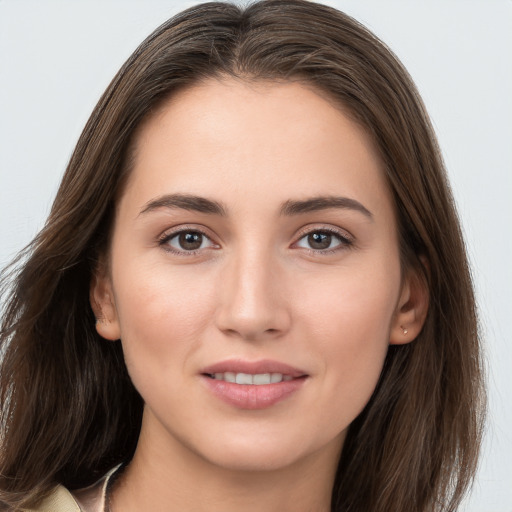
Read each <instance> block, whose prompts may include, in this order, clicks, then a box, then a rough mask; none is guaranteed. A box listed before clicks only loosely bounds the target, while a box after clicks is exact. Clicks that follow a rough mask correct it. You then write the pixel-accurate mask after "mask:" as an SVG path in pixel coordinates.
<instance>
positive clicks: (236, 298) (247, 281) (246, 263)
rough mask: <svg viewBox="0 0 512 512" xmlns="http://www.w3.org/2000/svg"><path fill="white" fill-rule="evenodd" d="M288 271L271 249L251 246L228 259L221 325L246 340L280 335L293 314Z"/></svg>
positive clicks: (220, 304) (219, 316)
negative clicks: (287, 276) (288, 294)
mask: <svg viewBox="0 0 512 512" xmlns="http://www.w3.org/2000/svg"><path fill="white" fill-rule="evenodd" d="M284 281H285V278H284V273H283V271H282V269H280V268H279V265H278V263H277V262H276V261H275V259H273V258H272V255H271V254H270V253H269V252H266V253H265V252H264V251H261V250H253V251H251V250H247V251H245V252H244V254H240V255H238V256H233V258H231V260H230V261H229V262H228V263H226V266H225V268H224V271H223V273H222V283H221V284H220V286H221V287H222V288H221V293H220V303H219V305H218V309H217V315H216V322H217V327H218V328H219V329H220V330H221V331H223V332H224V333H225V334H227V335H229V336H234V337H238V338H241V339H243V340H246V341H258V340H265V339H272V338H279V337H280V336H282V335H283V334H284V333H286V332H287V331H288V329H289V328H290V323H291V316H290V311H289V307H288V297H287V296H286V295H287V294H286V288H287V287H286V286H285V285H284Z"/></svg>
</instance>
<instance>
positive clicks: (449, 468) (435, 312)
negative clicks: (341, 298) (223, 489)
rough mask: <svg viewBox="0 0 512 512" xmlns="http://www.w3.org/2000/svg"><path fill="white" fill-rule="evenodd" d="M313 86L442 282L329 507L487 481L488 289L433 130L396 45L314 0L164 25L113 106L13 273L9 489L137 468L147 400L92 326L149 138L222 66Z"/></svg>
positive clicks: (4, 455) (46, 488) (7, 328)
mask: <svg viewBox="0 0 512 512" xmlns="http://www.w3.org/2000/svg"><path fill="white" fill-rule="evenodd" d="M222 77H235V78H237V79H241V80H245V81H252V80H256V81H260V80H266V81H279V82H281V81H298V82H300V83H303V84H305V85H307V86H310V87H312V88H313V90H316V91H318V92H319V93H321V94H324V95H327V96H328V97H329V98H330V99H331V100H333V101H334V102H335V103H336V104H337V105H339V107H340V108H342V109H343V111H344V112H345V113H347V114H348V115H350V116H351V117H352V118H353V119H354V120H355V121H357V122H358V123H359V124H360V125H361V126H363V127H364V129H365V130H366V132H367V133H368V134H369V135H370V137H371V138H372V140H373V142H374V144H375V147H376V148H377V150H378V151H379V153H380V157H381V160H382V163H383V168H384V172H385V174H386V179H387V182H388V184H389V188H390V191H391V193H392V197H393V201H394V207H395V210H396V216H397V223H398V232H399V245H400V254H401V264H402V271H403V272H405V271H408V270H411V269H413V270H415V271H416V272H417V273H418V274H419V275H420V278H421V279H422V280H423V281H424V283H425V286H426V287H427V288H428V293H429V297H430V299H429V300H430V302H429V310H428V314H427V318H426V320H425V324H424V327H423V329H422V331H421V333H420V334H419V336H418V337H417V339H416V340H415V341H414V342H412V343H409V344H405V345H397V346H394V345H392V346H390V347H389V349H388V354H387V356H386V360H385V364H384V367H383V370H382V374H381V378H380V381H379V383H378V385H377V387H376V389H375V391H374V393H373V395H372V398H371V399H370V401H369V403H368V404H367V406H366V407H365V409H364V410H363V412H362V413H361V414H360V415H359V416H358V417H357V418H356V419H355V421H354V422H353V423H352V424H351V426H350V427H349V431H348V434H347V437H346V441H345V444H344V447H343V452H342V456H341V459H340V463H339V466H338V471H337V474H336V479H335V484H334V488H333V494H332V511H337V512H342V511H343V512H356V511H357V512H362V511H369V510H371V511H372V512H389V511H390V510H393V511H394V512H410V511H411V510H414V511H418V512H421V511H429V512H431V511H454V510H456V508H457V506H458V504H459V503H460V501H461V500H462V498H463V496H464V494H465V492H466V491H467V490H468V488H469V486H470V485H471V483H472V480H473V477H474V474H475V470H476V464H477V458H478V453H479V446H480V441H481V433H482V425H483V423H482V422H483V418H484V412H485V400H484V390H483V377H482V362H481V353H480V348H479V345H480V341H479V330H478V322H477V315H476V308H475V299H474V294H473V287H472V282H471V275H470V271H469V268H468V263H467V257H466V252H465V247H464V242H463V238H462V234H461V229H460V226H459V222H458V218H457V214H456V210H455V207H454V202H453V198H452V195H451V192H450V189H449V185H448V183H447V178H446V173H445V170H444V164H443V161H442V157H441V155H440V151H439V148H438V145H437V142H436V138H435V135H434V132H433V129H432V127H431V124H430V121H429V118H428V116H427V114H426V111H425V109H424V106H423V103H422V101H421V99H420V97H419V95H418V92H417V90H416V88H415V86H414V84H413V82H412V80H411V78H410V77H409V75H408V73H407V72H406V70H405V69H404V68H403V66H402V64H401V63H400V62H399V61H398V59H397V58H396V57H395V56H394V55H393V53H392V52H391V51H390V50H389V49H388V48H387V47H386V46H385V45H384V44H383V43H382V42H381V41H380V40H379V39H378V38H377V37H376V36H375V35H373V34H372V33H371V32H369V31H368V30H367V29H366V28H365V27H363V26H362V25H360V24H359V23H358V22H357V21H355V20H354V19H352V18H350V17H349V16H347V15H345V14H343V13H341V12H339V11H338V10H336V9H334V8H331V7H327V6H324V5H321V4H317V3H311V2H308V1H305V0H264V1H261V2H256V3H252V4H249V5H247V6H246V7H243V8H242V7H238V6H236V5H233V4H229V3H220V2H219V3H217V2H212V3H205V4H201V5H198V6H196V7H192V8H189V9H187V10H185V11H183V12H182V13H180V14H178V15H177V16H175V17H173V18H171V19H170V20H169V21H167V22H166V23H164V24H163V25H162V26H160V27H159V28H158V29H157V30H156V31H155V32H154V33H153V34H151V35H150V36H149V37H148V38H147V39H146V40H145V41H144V42H143V43H142V44H141V45H140V46H139V47H138V48H137V49H136V51H135V52H134V53H133V54H132V55H131V57H130V58H129V59H128V61H127V62H126V63H125V64H124V65H123V66H122V68H121V69H120V71H119V72H118V73H117V75H116V76H115V78H114V79H113V81H112V82H111V83H110V85H109V86H108V88H107V90H106V91H105V93H104V94H103V96H102V97H101V99H100V100H99V102H98V104H97V106H96V108H95V109H94V111H93V113H92V115H91V117H90V119H89V120H88V122H87V124H86V126H85V128H84V131H83V133H82V135H81V137H80V139H79V141H78V143H77V146H76V148H75V150H74V153H73V155H72V157H71V159H70V162H69V165H68V167H67V170H66V173H65V175H64V177H63V179H62V183H61V185H60V188H59V190H58V193H57V196H56V199H55V201H54V203H53V206H52V210H51V213H50V215H49V218H48V220H47V223H46V224H45V226H44V228H43V229H42V231H41V232H40V233H39V234H38V235H37V237H36V238H35V239H34V241H33V242H32V243H31V244H30V245H29V246H28V247H27V248H26V249H25V251H24V252H22V253H21V254H20V255H19V257H18V258H17V261H15V264H13V266H11V267H9V271H6V273H5V275H4V278H3V291H4V300H5V307H4V316H3V321H2V324H1V331H0V336H1V339H0V341H1V346H0V354H1V355H2V358H1V366H0V398H1V403H2V408H1V412H0V414H1V416H0V426H1V428H2V434H1V437H0V440H1V452H0V500H1V501H2V502H3V503H5V504H6V505H7V506H10V507H14V508H18V507H23V506H27V505H29V504H34V503H37V502H38V501H39V500H40V499H41V498H42V497H44V496H45V495H47V494H48V493H49V492H50V491H51V489H52V488H53V486H55V485H56V484H57V483H61V484H63V485H65V486H67V487H68V488H70V489H74V488H79V487H83V486H86V485H88V484H90V483H92V482H94V481H95V480H96V479H97V478H99V477H100V476H101V475H102V474H104V473H105V472H106V471H107V470H108V469H109V468H111V467H113V466H114V465H116V464H118V463H121V462H125V463H126V462H128V461H129V460H130V459H131V457H132V456H133V453H134V450H135V447H136V444H137V439H138V435H139V431H140V425H141V417H142V409H143V401H142V399H141V397H140V396H139V394H138V393H137V391H136V390H135V388H134V387H133V384H132V383H131V381H130V378H129V376H128V374H127V370H126V366H125V363H124V359H123V354H122V348H121V344H120V342H119V341H118V342H106V341H105V340H103V339H102V338H101V337H100V336H99V335H98V334H97V332H96V330H95V326H94V323H95V318H94V315H93V312H92V310H91V306H90V303H89V288H90V282H91V279H92V276H93V274H94V272H95V269H96V267H97V264H98V263H97V262H98V258H99V256H100V255H101V254H102V253H104V252H105V251H106V250H107V247H108V241H109V237H110V234H111V230H112V225H113V220H114V211H115V205H116V201H117V199H118V197H119V195H120V194H121V193H122V190H123V184H124V183H125V182H126V178H127V176H128V175H129V172H130V167H131V160H132V158H131V155H132V146H133V140H134V135H135V133H136V130H137V128H138V127H139V126H141V123H142V122H143V121H144V120H146V119H147V118H148V117H149V116H151V115H152V113H154V112H155V111H156V110H157V109H158V107H159V106H160V105H161V103H162V102H163V101H165V100H166V99H167V98H169V97H170V96H172V95H173V94H174V93H176V91H178V90H181V89H183V88H186V87H190V86H192V85H194V84H197V83H199V82H201V81H203V80H206V79H209V78H222Z"/></svg>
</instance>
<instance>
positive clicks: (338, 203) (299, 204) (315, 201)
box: [281, 196, 373, 220]
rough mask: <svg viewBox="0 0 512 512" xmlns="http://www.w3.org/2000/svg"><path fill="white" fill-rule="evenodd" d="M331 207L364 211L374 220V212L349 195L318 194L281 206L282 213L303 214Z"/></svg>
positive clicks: (288, 214) (364, 213) (290, 214)
mask: <svg viewBox="0 0 512 512" xmlns="http://www.w3.org/2000/svg"><path fill="white" fill-rule="evenodd" d="M330 208H341V209H347V210H355V211H357V212H360V213H362V214H363V215H365V216H366V217H368V218H369V219H370V220H373V214H372V213H371V212H370V210H368V209H367V208H366V207H365V206H363V205H362V204H361V203H360V202H359V201H356V200H355V199H351V198H349V197H339V196H318V197H312V198H309V199H305V200H303V201H292V200H290V201H286V202H285V203H284V204H283V206H282V207H281V215H286V216H292V215H301V214H303V213H309V212H317V211H321V210H328V209H330Z"/></svg>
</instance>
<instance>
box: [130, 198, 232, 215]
mask: <svg viewBox="0 0 512 512" xmlns="http://www.w3.org/2000/svg"><path fill="white" fill-rule="evenodd" d="M158 208H171V209H175V208H177V209H181V210H190V211H195V212H199V213H207V214H210V215H221V216H226V208H224V206H223V205H222V204H221V203H219V202H217V201H213V200H212V199H207V198H205V197H199V196H194V195H189V194H167V195H164V196H161V197H157V198H156V199H153V200H151V201H149V202H147V203H146V204H145V205H144V208H143V209H142V210H141V212H140V213H141V214H142V213H148V212H151V211H153V210H157V209H158Z"/></svg>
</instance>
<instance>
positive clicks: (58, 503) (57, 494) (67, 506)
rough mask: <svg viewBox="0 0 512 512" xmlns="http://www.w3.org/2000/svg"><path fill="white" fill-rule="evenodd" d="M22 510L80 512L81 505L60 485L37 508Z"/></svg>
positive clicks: (32, 511)
mask: <svg viewBox="0 0 512 512" xmlns="http://www.w3.org/2000/svg"><path fill="white" fill-rule="evenodd" d="M22 512H80V507H79V506H78V503H77V502H76V500H75V499H74V498H73V495H72V494H71V493H70V492H69V491H68V490H67V489H66V488H65V487H64V486H62V485H59V486H57V487H56V488H55V489H54V490H53V492H52V493H51V494H50V495H49V496H47V497H46V498H45V499H44V500H43V501H42V502H41V503H39V505H38V506H37V507H36V508H26V509H22Z"/></svg>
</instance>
